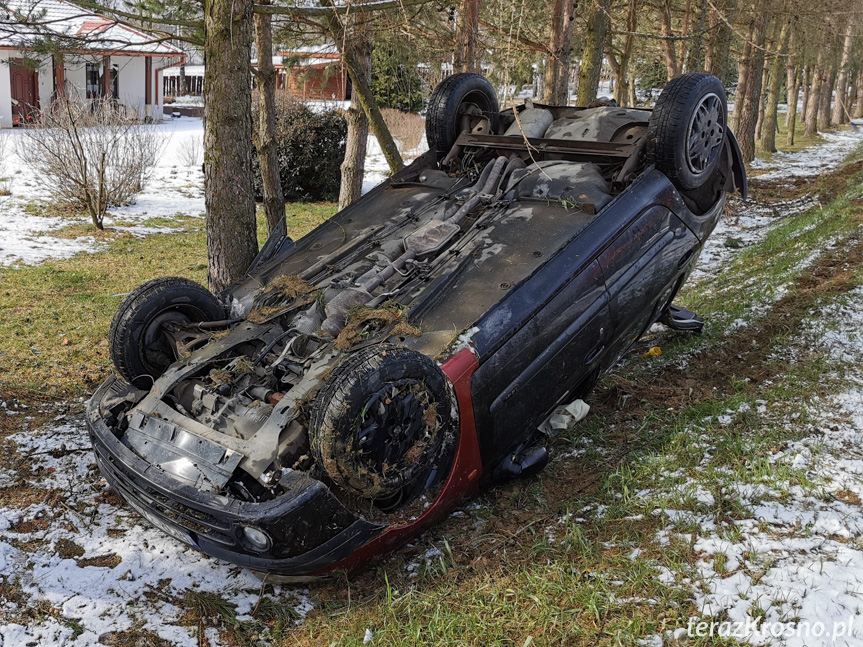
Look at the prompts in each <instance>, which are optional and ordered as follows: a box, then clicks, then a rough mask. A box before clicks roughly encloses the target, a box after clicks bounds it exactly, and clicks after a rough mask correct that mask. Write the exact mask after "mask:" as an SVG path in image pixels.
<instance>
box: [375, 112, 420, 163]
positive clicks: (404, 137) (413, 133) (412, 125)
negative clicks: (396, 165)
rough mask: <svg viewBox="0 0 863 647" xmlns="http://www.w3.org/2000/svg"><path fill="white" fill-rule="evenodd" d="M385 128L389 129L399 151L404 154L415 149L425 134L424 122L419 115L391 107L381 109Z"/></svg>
mask: <svg viewBox="0 0 863 647" xmlns="http://www.w3.org/2000/svg"><path fill="white" fill-rule="evenodd" d="M381 114H382V115H383V117H384V121H385V122H386V124H387V128H389V129H390V132H391V133H392V135H393V137H394V138H395V139H396V142H397V144H398V147H399V152H400V153H401V154H402V155H404V154H405V153H408V152H410V151H413V150H416V148H417V147H418V146H419V145H420V142H421V141H422V138H423V135H424V134H425V128H426V122H425V119H423V118H422V117H420V116H419V115H415V114H413V113H411V112H402V111H401V110H394V109H392V108H384V109H383V110H381Z"/></svg>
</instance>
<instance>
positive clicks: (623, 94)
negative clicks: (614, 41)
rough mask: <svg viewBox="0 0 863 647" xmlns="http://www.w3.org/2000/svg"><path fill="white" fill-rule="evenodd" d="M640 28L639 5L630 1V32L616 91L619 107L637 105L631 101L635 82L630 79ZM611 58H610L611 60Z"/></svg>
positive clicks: (620, 65) (625, 45)
mask: <svg viewBox="0 0 863 647" xmlns="http://www.w3.org/2000/svg"><path fill="white" fill-rule="evenodd" d="M637 28H638V3H637V2H636V0H628V2H627V9H626V31H628V32H630V33H629V34H627V35H626V38H625V39H624V41H623V51H622V52H621V54H620V64H619V65H618V68H617V70H616V72H617V87H616V89H615V91H614V99H615V101H617V105H619V106H626V105H635V104H634V101H632V100H631V97H630V95H631V90H632V89H633V85H634V84H633V82H632V80H631V79H630V78H629V62H630V60H632V50H633V48H634V46H635V35H634V32H635V31H636V29H637ZM610 59H611V57H610V56H609V60H610Z"/></svg>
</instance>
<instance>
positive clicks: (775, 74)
mask: <svg viewBox="0 0 863 647" xmlns="http://www.w3.org/2000/svg"><path fill="white" fill-rule="evenodd" d="M790 37H791V20H790V19H788V20H786V21H785V23H784V24H783V25H782V31H781V32H780V33H779V52H778V53H777V54H776V55H774V56H773V63H772V65H771V69H770V85H769V87H768V89H767V105H766V107H765V109H764V119H763V121H762V124H761V150H763V151H765V152H768V153H775V152H776V127H777V125H778V122H777V120H776V115H777V112H776V111H777V107H778V105H779V91H780V89H781V86H782V65H783V63H784V56H785V54H786V53H787V52H788V40H789V39H790ZM788 108H789V110H790V109H791V106H789V107H788Z"/></svg>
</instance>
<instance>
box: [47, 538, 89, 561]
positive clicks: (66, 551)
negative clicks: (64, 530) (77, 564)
mask: <svg viewBox="0 0 863 647" xmlns="http://www.w3.org/2000/svg"><path fill="white" fill-rule="evenodd" d="M54 550H55V552H56V553H57V554H58V555H59V556H60V557H62V558H63V559H74V558H75V557H81V556H83V555H84V549H83V548H81V547H80V546H79V545H78V544H76V543H75V542H74V541H71V540H69V539H60V540H58V541H57V543H56V544H55V546H54Z"/></svg>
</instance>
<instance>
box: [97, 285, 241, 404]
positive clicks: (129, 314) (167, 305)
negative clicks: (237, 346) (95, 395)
mask: <svg viewBox="0 0 863 647" xmlns="http://www.w3.org/2000/svg"><path fill="white" fill-rule="evenodd" d="M224 317H225V311H224V308H223V307H222V305H221V304H220V303H219V302H218V301H217V300H216V297H214V296H213V294H212V293H211V292H210V291H209V290H207V289H206V288H204V287H203V286H201V285H199V284H197V283H195V282H194V281H190V280H189V279H184V278H180V277H176V276H172V277H165V278H159V279H154V280H152V281H148V282H147V283H144V284H143V285H141V286H140V287H138V288H137V289H136V290H134V291H133V292H132V293H131V294H129V295H128V296H127V297H126V298H125V299H123V302H122V303H121V304H120V307H119V308H117V312H116V313H114V319H113V321H112V322H111V332H110V333H109V335H108V344H109V346H110V352H111V360H112V361H113V362H114V367H115V368H116V369H117V373H119V375H120V377H122V378H123V379H124V380H126V381H127V382H129V384H132V385H133V386H136V387H138V388H146V387H148V386H151V385H152V384H153V382H154V381H155V379H156V378H157V377H159V376H160V375H161V374H162V373H164V372H165V369H167V368H168V366H170V365H171V364H172V363H173V362H174V361H176V359H177V358H176V357H175V353H174V351H173V348H172V346H171V343H170V341H169V340H168V339H167V338H166V336H165V334H164V331H163V329H162V326H163V324H167V323H190V322H201V321H215V320H219V319H224Z"/></svg>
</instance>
